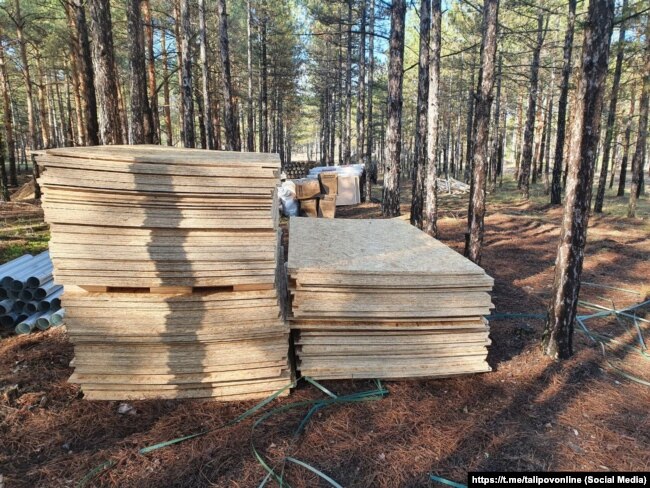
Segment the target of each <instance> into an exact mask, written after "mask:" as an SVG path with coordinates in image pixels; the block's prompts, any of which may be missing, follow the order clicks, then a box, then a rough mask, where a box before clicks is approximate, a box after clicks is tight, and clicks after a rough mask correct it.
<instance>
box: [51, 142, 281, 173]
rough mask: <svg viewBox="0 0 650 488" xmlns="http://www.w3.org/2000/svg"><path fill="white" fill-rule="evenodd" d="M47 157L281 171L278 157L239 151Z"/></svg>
mask: <svg viewBox="0 0 650 488" xmlns="http://www.w3.org/2000/svg"><path fill="white" fill-rule="evenodd" d="M45 154H46V155H47V156H58V157H69V158H81V159H89V160H92V159H94V160H101V161H124V162H128V163H160V164H173V165H178V166H233V167H241V168H242V169H245V168H247V167H267V168H278V169H279V168H280V157H279V155H277V154H265V153H246V152H239V151H206V150H203V149H185V148H175V147H174V148H171V147H165V146H156V145H144V144H142V145H137V146H132V145H115V146H88V147H76V148H56V149H48V150H47V151H45Z"/></svg>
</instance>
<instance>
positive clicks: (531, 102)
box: [518, 14, 544, 200]
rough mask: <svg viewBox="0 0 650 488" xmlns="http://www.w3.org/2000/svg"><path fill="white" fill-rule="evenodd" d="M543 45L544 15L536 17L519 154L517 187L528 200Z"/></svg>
mask: <svg viewBox="0 0 650 488" xmlns="http://www.w3.org/2000/svg"><path fill="white" fill-rule="evenodd" d="M543 44H544V15H543V14H539V16H538V17H537V43H536V44H535V48H534V49H533V60H532V63H531V68H530V88H529V91H528V112H527V116H526V128H525V129H524V148H523V150H522V152H521V168H520V169H521V173H520V175H519V182H518V187H519V188H520V189H521V190H522V197H523V198H524V200H528V198H529V196H530V170H531V165H532V161H533V142H534V141H533V139H534V137H535V135H534V132H535V113H536V108H537V90H538V84H539V57H540V53H541V51H542V45H543Z"/></svg>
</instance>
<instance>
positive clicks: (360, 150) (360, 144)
mask: <svg viewBox="0 0 650 488" xmlns="http://www.w3.org/2000/svg"><path fill="white" fill-rule="evenodd" d="M366 2H367V0H362V5H361V34H360V39H359V93H358V97H357V157H356V160H357V163H363V162H364V160H365V158H364V152H365V147H366V146H365V139H366ZM362 190H363V191H364V192H365V188H362Z"/></svg>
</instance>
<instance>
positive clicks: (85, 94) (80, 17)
mask: <svg viewBox="0 0 650 488" xmlns="http://www.w3.org/2000/svg"><path fill="white" fill-rule="evenodd" d="M74 13H75V16H74V25H75V29H76V36H75V37H76V41H77V43H78V48H77V49H78V50H77V52H78V56H75V57H76V61H77V69H78V90H79V96H80V101H81V106H82V109H83V115H82V118H83V124H84V127H83V134H84V144H86V145H88V146H96V145H98V144H99V123H98V121H97V96H96V94H95V85H94V75H93V60H92V54H91V50H90V39H89V38H88V24H87V22H86V8H85V6H84V2H83V0H74ZM80 115H81V114H80Z"/></svg>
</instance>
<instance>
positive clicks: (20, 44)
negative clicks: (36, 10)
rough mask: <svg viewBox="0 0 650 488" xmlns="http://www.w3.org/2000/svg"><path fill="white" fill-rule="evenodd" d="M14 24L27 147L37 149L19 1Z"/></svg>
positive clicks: (23, 21)
mask: <svg viewBox="0 0 650 488" xmlns="http://www.w3.org/2000/svg"><path fill="white" fill-rule="evenodd" d="M14 7H15V13H14V15H15V17H14V20H15V22H16V38H17V40H18V47H19V48H20V61H21V64H22V71H23V77H24V78H25V93H26V101H27V123H28V126H29V147H30V148H31V149H38V148H39V147H40V146H39V143H38V139H37V137H36V120H35V119H36V117H35V114H34V95H33V92H32V77H31V74H30V71H29V60H28V59H27V40H26V39H25V32H24V28H25V19H24V18H23V16H22V13H21V10H20V0H14Z"/></svg>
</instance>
